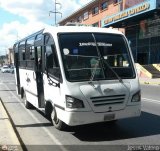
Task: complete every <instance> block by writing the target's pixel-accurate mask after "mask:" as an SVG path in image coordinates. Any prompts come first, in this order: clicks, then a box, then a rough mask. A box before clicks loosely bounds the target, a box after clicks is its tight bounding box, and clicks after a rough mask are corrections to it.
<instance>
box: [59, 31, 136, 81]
mask: <svg viewBox="0 0 160 151" xmlns="http://www.w3.org/2000/svg"><path fill="white" fill-rule="evenodd" d="M94 36H95V38H96V42H97V46H98V49H99V52H100V54H99V53H98V52H97V49H96V43H95V41H94V39H93V37H92V34H91V33H82V34H81V33H78V34H60V35H59V39H60V47H61V53H62V58H63V63H64V67H65V73H66V77H67V79H68V80H69V81H86V80H90V79H91V78H92V75H93V72H94V78H93V79H92V80H103V79H117V77H116V76H115V74H114V73H113V72H112V71H111V68H112V70H114V71H115V72H116V73H117V74H118V76H119V77H121V78H133V77H134V72H133V68H132V64H131V58H130V55H129V52H128V47H126V43H125V41H124V38H123V37H122V36H121V35H112V34H98V33H95V34H94ZM99 58H103V60H104V61H101V60H100V59H99ZM105 61H106V62H107V64H108V65H109V66H110V67H109V68H108V67H107V66H106V65H104V63H105Z"/></svg>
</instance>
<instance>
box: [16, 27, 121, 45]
mask: <svg viewBox="0 0 160 151" xmlns="http://www.w3.org/2000/svg"><path fill="white" fill-rule="evenodd" d="M77 32H78V33H84V32H86V33H87V32H88V33H89V32H93V33H112V34H121V35H123V33H122V32H120V31H118V30H117V29H113V28H99V27H90V26H46V28H44V29H41V30H39V31H37V32H35V33H33V34H31V35H28V36H27V37H25V38H23V39H21V40H19V41H17V42H16V43H15V44H17V43H19V42H21V41H24V40H26V39H28V38H30V37H33V36H35V35H38V34H41V33H51V34H56V35H57V34H58V33H77Z"/></svg>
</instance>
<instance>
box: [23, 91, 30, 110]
mask: <svg viewBox="0 0 160 151" xmlns="http://www.w3.org/2000/svg"><path fill="white" fill-rule="evenodd" d="M21 97H22V99H23V101H24V106H25V107H26V108H27V109H33V105H32V104H31V103H29V102H28V101H27V99H26V92H25V91H24V90H23V94H22V95H21Z"/></svg>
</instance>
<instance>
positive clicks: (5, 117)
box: [0, 98, 24, 151]
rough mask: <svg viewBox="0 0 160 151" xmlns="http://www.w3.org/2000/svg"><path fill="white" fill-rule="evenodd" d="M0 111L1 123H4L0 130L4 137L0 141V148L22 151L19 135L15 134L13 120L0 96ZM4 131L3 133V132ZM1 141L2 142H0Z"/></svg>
mask: <svg viewBox="0 0 160 151" xmlns="http://www.w3.org/2000/svg"><path fill="white" fill-rule="evenodd" d="M0 112H1V115H2V121H1V122H2V123H3V125H5V129H3V130H1V132H2V134H1V136H2V137H4V138H5V139H4V140H3V141H2V142H0V150H1V149H2V151H3V150H16V151H22V150H24V149H23V146H22V143H21V139H20V138H19V135H17V130H16V128H15V126H14V123H13V120H12V118H11V117H10V115H9V113H8V111H7V110H6V107H5V106H4V103H3V101H2V99H1V98H0ZM6 131H7V132H8V133H6ZM3 133H4V134H3ZM1 143H3V144H1Z"/></svg>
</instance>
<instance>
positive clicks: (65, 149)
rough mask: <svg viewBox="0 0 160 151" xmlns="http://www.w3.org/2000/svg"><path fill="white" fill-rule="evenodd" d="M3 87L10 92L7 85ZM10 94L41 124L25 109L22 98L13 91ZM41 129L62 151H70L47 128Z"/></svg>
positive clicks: (30, 113) (32, 115)
mask: <svg viewBox="0 0 160 151" xmlns="http://www.w3.org/2000/svg"><path fill="white" fill-rule="evenodd" d="M3 85H4V86H5V87H6V89H8V90H10V89H9V87H8V86H7V85H6V84H3ZM8 92H9V93H10V94H12V95H13V96H15V98H16V99H17V100H18V102H20V105H21V106H22V107H23V108H24V109H25V110H26V111H27V112H28V114H29V115H30V116H31V117H32V118H33V119H34V120H35V121H36V122H37V123H41V122H40V121H39V120H38V119H37V118H36V117H35V116H34V114H32V112H30V111H29V110H27V109H26V108H25V106H24V104H22V101H21V100H20V98H19V97H18V96H17V95H16V94H14V93H13V92H12V91H8ZM41 128H42V129H43V130H44V131H45V132H46V133H47V135H49V137H50V138H51V140H52V141H53V142H54V143H55V144H56V145H59V147H60V149H61V150H62V151H68V149H67V148H65V147H64V146H63V144H61V142H60V141H59V140H58V139H57V138H56V137H55V136H54V135H52V134H51V133H50V131H49V130H48V129H47V128H45V127H41Z"/></svg>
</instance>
